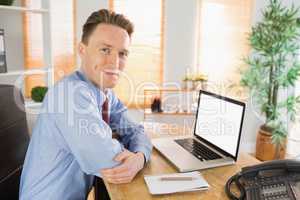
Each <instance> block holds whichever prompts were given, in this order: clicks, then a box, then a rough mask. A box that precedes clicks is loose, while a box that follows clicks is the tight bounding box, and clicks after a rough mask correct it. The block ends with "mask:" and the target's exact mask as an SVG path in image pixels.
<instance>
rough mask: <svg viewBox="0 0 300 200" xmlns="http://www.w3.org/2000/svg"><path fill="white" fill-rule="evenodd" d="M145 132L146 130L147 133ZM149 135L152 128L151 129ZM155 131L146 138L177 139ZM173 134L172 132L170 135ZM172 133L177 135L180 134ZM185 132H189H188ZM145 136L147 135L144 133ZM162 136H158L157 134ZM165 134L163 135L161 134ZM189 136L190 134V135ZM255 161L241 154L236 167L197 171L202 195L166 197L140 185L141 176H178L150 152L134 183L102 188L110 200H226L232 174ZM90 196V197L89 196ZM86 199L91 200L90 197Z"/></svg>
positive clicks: (166, 162)
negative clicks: (203, 182)
mask: <svg viewBox="0 0 300 200" xmlns="http://www.w3.org/2000/svg"><path fill="white" fill-rule="evenodd" d="M148 130H149V129H148ZM152 131H153V127H152ZM157 131H158V130H157V129H155V130H154V132H152V133H150V135H149V136H150V137H152V138H155V137H167V135H169V136H170V135H172V136H174V135H179V134H170V132H168V131H167V132H168V133H167V132H163V134H162V135H160V136H159V135H157V134H156V135H155V133H157ZM172 132H173V131H172ZM175 132H177V133H178V132H181V134H180V135H183V134H182V133H183V132H182V131H181V130H177V131H175ZM188 132H190V131H189V130H188ZM148 133H149V132H148ZM160 133H162V132H160ZM164 133H166V134H164ZM190 133H191V132H190ZM259 162H260V161H259V160H257V159H256V158H255V157H253V156H251V155H249V154H246V153H242V154H240V155H239V159H238V161H237V163H236V164H234V165H230V166H224V167H217V168H212V169H206V170H201V171H200V172H201V174H202V175H203V177H204V178H205V179H206V180H207V182H208V183H209V185H210V188H209V190H206V191H195V192H185V193H176V194H168V195H155V196H154V195H151V194H150V193H149V191H148V188H147V185H146V183H145V181H144V175H158V174H165V173H176V172H178V171H177V170H176V168H175V167H174V166H173V165H172V164H171V163H170V162H168V161H167V160H166V159H165V158H164V157H163V156H162V155H161V154H160V153H159V152H158V151H157V150H156V149H153V152H152V155H151V160H150V162H149V163H148V164H147V166H146V167H145V168H144V169H143V170H142V171H140V172H139V173H138V174H137V176H136V177H135V178H134V180H133V181H132V182H131V183H128V184H119V185H116V184H110V183H107V182H105V185H106V188H107V190H108V193H109V195H110V198H111V199H112V200H127V199H128V200H141V199H142V200H148V199H159V200H184V199H188V200H196V199H197V200H198V199H202V200H206V199H207V200H210V199H212V200H226V199H228V198H227V196H226V194H225V192H224V185H225V183H226V181H227V180H228V179H229V178H230V177H231V176H232V175H234V174H235V173H237V172H238V171H240V169H241V168H242V167H244V166H249V165H254V164H257V163H259ZM90 196H92V195H90ZM89 199H93V198H92V197H90V198H89Z"/></svg>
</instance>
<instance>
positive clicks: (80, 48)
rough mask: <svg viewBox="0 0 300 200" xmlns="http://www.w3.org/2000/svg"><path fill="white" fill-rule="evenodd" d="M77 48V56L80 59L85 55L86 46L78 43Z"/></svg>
mask: <svg viewBox="0 0 300 200" xmlns="http://www.w3.org/2000/svg"><path fill="white" fill-rule="evenodd" d="M77 48H78V54H79V56H80V58H81V59H82V58H83V56H84V55H85V53H86V45H85V44H84V43H83V42H79V44H78V47H77Z"/></svg>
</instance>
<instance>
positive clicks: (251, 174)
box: [225, 159, 300, 200]
mask: <svg viewBox="0 0 300 200" xmlns="http://www.w3.org/2000/svg"><path fill="white" fill-rule="evenodd" d="M233 183H235V185H236V187H237V189H238V190H239V193H240V195H239V196H237V195H235V194H233V193H232V190H231V189H232V188H231V185H232V184H233ZM225 192H226V194H227V196H228V197H229V198H230V199H232V200H273V199H274V200H275V199H276V200H298V199H299V200H300V160H292V159H289V160H275V161H268V162H264V163H262V164H258V165H254V166H250V167H244V168H242V171H241V172H239V173H237V174H235V175H234V176H232V177H231V178H230V179H229V180H228V181H227V183H226V185H225Z"/></svg>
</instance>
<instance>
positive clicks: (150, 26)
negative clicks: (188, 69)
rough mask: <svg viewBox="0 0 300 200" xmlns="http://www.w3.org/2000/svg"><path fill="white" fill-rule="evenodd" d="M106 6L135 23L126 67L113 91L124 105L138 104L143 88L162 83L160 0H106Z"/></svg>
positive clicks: (161, 15) (141, 99) (162, 20)
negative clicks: (107, 4) (107, 3)
mask: <svg viewBox="0 0 300 200" xmlns="http://www.w3.org/2000/svg"><path fill="white" fill-rule="evenodd" d="M109 6H110V9H111V10H114V11H116V12H118V13H122V14H124V15H125V16H127V17H128V18H129V20H131V21H132V22H133V23H134V26H135V31H134V33H133V35H132V44H131V47H130V54H129V58H128V61H127V67H126V68H125V71H124V72H125V73H124V75H123V76H122V78H121V79H120V82H119V84H118V85H117V87H116V88H115V92H116V93H117V95H118V97H119V98H120V99H121V100H122V101H123V102H124V103H125V104H126V105H127V106H128V107H137V106H142V105H143V103H144V99H143V91H144V88H145V87H147V86H153V85H155V86H159V85H161V83H162V77H163V74H162V73H163V72H162V68H163V40H164V38H163V37H164V30H163V23H164V12H163V10H164V8H163V7H164V1H163V0H152V1H135V0H110V1H109Z"/></svg>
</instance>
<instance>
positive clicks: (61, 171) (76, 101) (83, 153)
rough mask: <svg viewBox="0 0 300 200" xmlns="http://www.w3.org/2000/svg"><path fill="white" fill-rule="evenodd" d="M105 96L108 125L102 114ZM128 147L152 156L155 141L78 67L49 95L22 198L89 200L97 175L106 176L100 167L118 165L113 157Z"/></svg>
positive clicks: (31, 150) (36, 131) (26, 165)
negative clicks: (113, 135) (88, 195)
mask: <svg viewBox="0 0 300 200" xmlns="http://www.w3.org/2000/svg"><path fill="white" fill-rule="evenodd" d="M106 98H108V100H109V116H110V122H109V125H108V124H107V123H105V122H104V121H103V119H102V114H101V109H102V104H103V103H104V101H105V99H106ZM112 131H116V132H117V133H118V134H119V136H120V138H121V140H120V141H118V140H116V139H113V138H112ZM124 147H125V148H127V149H128V150H130V151H132V152H142V153H144V155H145V159H146V161H148V160H149V158H150V154H151V150H152V145H151V143H150V140H149V138H148V137H147V136H146V134H145V133H144V128H143V126H142V125H138V124H136V123H135V122H133V121H132V120H130V118H129V117H128V115H127V109H126V107H125V106H124V105H123V104H122V103H121V102H120V100H119V99H118V98H117V97H116V96H115V95H114V94H113V92H112V91H111V90H108V91H107V93H106V94H104V92H102V91H101V90H100V89H99V88H97V87H95V86H94V85H93V84H92V83H91V82H90V81H89V80H88V79H87V78H86V77H85V75H84V74H83V73H82V72H80V71H76V72H75V73H73V74H71V75H69V76H67V77H66V78H64V79H62V80H61V81H59V82H58V83H56V84H55V85H54V86H53V87H52V88H51V89H49V90H48V92H47V95H46V96H45V99H44V101H43V104H42V109H41V112H40V114H39V116H38V119H37V122H36V124H35V127H34V129H33V133H32V137H31V141H30V144H29V148H28V150H27V154H26V158H25V163H24V167H23V171H22V176H21V183H20V199H21V200H41V199H43V200H44V199H45V200H46V199H49V200H62V199H63V200H77V199H78V200H83V199H86V198H87V194H88V192H89V191H90V190H91V187H92V183H93V180H94V175H96V176H98V177H101V174H100V170H101V169H104V168H111V167H115V166H117V165H119V164H120V163H119V162H116V161H114V158H115V156H116V155H117V154H119V153H120V152H122V150H123V149H124Z"/></svg>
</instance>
